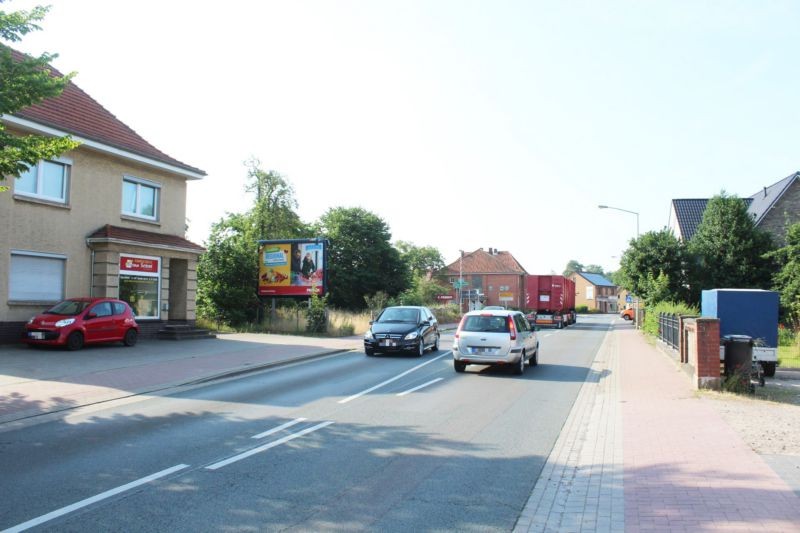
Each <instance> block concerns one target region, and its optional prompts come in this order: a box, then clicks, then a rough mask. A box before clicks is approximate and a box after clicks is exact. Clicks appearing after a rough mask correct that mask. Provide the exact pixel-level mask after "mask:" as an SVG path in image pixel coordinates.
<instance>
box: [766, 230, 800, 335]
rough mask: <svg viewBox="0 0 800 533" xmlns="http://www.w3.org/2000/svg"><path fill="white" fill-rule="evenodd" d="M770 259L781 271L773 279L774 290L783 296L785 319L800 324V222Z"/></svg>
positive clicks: (782, 303)
mask: <svg viewBox="0 0 800 533" xmlns="http://www.w3.org/2000/svg"><path fill="white" fill-rule="evenodd" d="M770 257H771V258H772V259H774V260H775V261H776V263H777V264H779V265H782V266H781V269H780V270H779V271H778V272H777V273H776V274H775V277H774V278H773V281H774V285H773V288H774V289H775V290H776V291H778V292H779V293H780V295H781V307H782V308H783V309H782V310H783V315H784V317H785V318H786V319H787V320H789V321H790V322H792V323H793V324H795V325H798V324H800V222H798V223H797V224H793V225H791V226H789V229H788V231H787V232H786V246H784V247H782V248H779V249H778V250H775V251H774V252H772V253H771V254H770Z"/></svg>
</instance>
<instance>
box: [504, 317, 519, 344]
mask: <svg viewBox="0 0 800 533" xmlns="http://www.w3.org/2000/svg"><path fill="white" fill-rule="evenodd" d="M506 320H508V331H509V333H511V340H512V341H513V340H516V339H517V327H516V326H515V325H514V317H511V316H509V317H506Z"/></svg>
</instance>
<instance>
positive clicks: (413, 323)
mask: <svg viewBox="0 0 800 533" xmlns="http://www.w3.org/2000/svg"><path fill="white" fill-rule="evenodd" d="M439 336H440V335H439V322H437V320H436V317H435V316H433V313H431V310H430V309H428V308H427V307H421V306H410V305H409V306H398V307H387V308H386V309H384V310H383V311H381V313H380V314H379V315H378V317H377V318H376V319H375V320H373V321H372V322H370V328H369V330H367V332H366V333H365V334H364V353H366V354H367V355H375V354H376V353H378V352H384V353H388V352H400V351H407V352H412V353H414V354H415V355H417V356H419V357H421V356H422V355H423V354H424V353H425V350H427V349H429V348H431V349H433V350H434V351H436V350H438V349H439Z"/></svg>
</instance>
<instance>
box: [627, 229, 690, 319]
mask: <svg viewBox="0 0 800 533" xmlns="http://www.w3.org/2000/svg"><path fill="white" fill-rule="evenodd" d="M686 268H687V254H686V247H685V246H684V245H683V243H682V242H681V241H680V240H678V238H677V237H675V235H674V234H673V233H672V231H670V230H669V229H666V228H665V229H662V230H661V231H650V232H647V233H645V234H644V235H641V236H639V237H638V238H636V239H635V240H632V241H631V243H630V245H629V247H628V249H627V250H625V252H624V253H623V255H622V258H621V259H620V265H619V270H618V271H617V272H616V274H615V276H614V279H615V282H616V283H618V284H619V285H621V286H622V287H624V288H626V289H628V290H629V291H631V292H632V293H634V294H636V295H637V296H639V297H641V298H643V299H644V300H645V301H646V302H647V303H648V304H654V303H657V302H658V301H662V300H672V301H676V302H680V301H685V300H686V299H687V298H688V296H689V293H688V289H687V286H686V279H687V278H686Z"/></svg>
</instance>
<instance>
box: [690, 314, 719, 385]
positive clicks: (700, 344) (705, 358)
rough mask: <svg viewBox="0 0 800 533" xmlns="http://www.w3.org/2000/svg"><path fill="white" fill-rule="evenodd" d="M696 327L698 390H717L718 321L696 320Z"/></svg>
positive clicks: (710, 319) (714, 319) (708, 319)
mask: <svg viewBox="0 0 800 533" xmlns="http://www.w3.org/2000/svg"><path fill="white" fill-rule="evenodd" d="M696 325H697V368H696V369H695V378H696V383H697V387H698V388H700V389H719V388H720V384H721V379H720V373H719V366H720V365H719V320H718V319H716V318H698V319H697V320H696Z"/></svg>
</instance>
